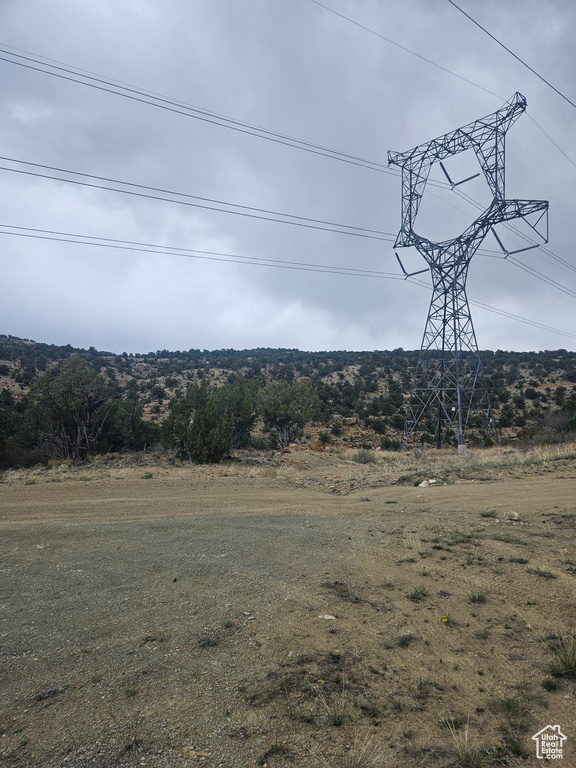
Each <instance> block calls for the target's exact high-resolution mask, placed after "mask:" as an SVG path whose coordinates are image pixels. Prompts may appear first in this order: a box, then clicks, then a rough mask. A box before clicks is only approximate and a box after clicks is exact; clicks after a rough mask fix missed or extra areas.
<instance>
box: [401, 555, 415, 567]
mask: <svg viewBox="0 0 576 768" xmlns="http://www.w3.org/2000/svg"><path fill="white" fill-rule="evenodd" d="M415 562H416V558H415V557H401V558H400V560H396V565H402V564H403V563H415Z"/></svg>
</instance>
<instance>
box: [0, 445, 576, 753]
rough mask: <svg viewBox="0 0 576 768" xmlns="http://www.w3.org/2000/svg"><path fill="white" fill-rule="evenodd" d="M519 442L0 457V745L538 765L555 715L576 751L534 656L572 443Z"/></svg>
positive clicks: (558, 576) (570, 501)
mask: <svg viewBox="0 0 576 768" xmlns="http://www.w3.org/2000/svg"><path fill="white" fill-rule="evenodd" d="M487 457H491V458H487ZM533 458H534V460H530V461H528V460H526V461H524V460H519V459H518V457H516V458H515V460H513V457H510V459H509V460H508V461H507V460H505V458H504V456H503V454H501V453H497V452H490V451H488V452H485V453H483V454H482V455H481V456H480V454H478V457H472V459H470V460H469V461H463V460H462V459H461V458H460V457H454V456H452V455H448V454H443V455H440V454H431V455H429V456H424V457H421V458H420V459H416V458H414V457H404V458H402V459H400V458H394V459H393V460H392V458H390V459H389V460H387V459H386V457H384V458H380V459H379V460H378V461H377V462H376V463H368V464H358V463H355V462H352V461H350V460H346V458H339V457H336V456H334V455H329V454H325V453H313V452H310V451H304V450H296V451H292V452H290V453H285V454H276V455H275V457H274V458H273V459H271V460H270V461H268V462H267V463H265V464H261V465H260V464H257V463H246V462H232V463H230V464H226V465H219V466H215V467H198V466H182V467H173V466H170V465H167V464H165V463H163V462H162V461H161V460H160V459H158V460H157V461H156V464H151V463H149V464H147V465H145V466H144V465H142V466H134V465H132V466H125V465H124V466H123V465H122V464H121V463H120V462H119V461H113V460H110V461H108V462H106V461H104V460H101V461H100V462H99V463H98V464H95V465H94V466H92V467H89V468H86V467H82V468H78V469H75V468H70V467H55V468H52V469H39V470H35V471H33V472H12V473H6V474H5V475H4V483H3V484H2V485H0V510H1V512H0V552H1V558H2V559H1V563H0V652H1V662H2V665H1V671H0V713H1V720H0V734H1V736H0V750H1V751H0V757H1V759H2V760H3V761H4V763H5V764H6V765H7V766H34V767H36V766H38V767H40V766H43V767H44V766H46V767H53V766H71V767H76V766H78V768H80V767H82V766H99V767H100V768H108V766H136V765H148V766H157V767H158V768H170V767H171V766H174V767H175V768H180V767H183V766H206V768H241V767H242V766H249V765H254V764H260V765H265V764H267V765H269V766H279V767H280V766H330V768H339V767H340V766H354V765H357V766H360V767H361V766H363V765H364V766H369V765H373V766H377V765H385V766H398V768H401V767H402V768H404V767H405V766H427V765H430V766H441V765H462V766H466V765H469V766H473V765H491V764H502V763H503V762H506V763H507V764H512V765H514V764H516V762H517V763H518V765H537V764H538V761H536V759H535V747H534V742H533V741H532V740H531V736H532V734H534V733H536V732H537V731H538V730H540V729H541V728H542V727H544V726H545V725H547V724H548V723H553V724H556V723H558V724H560V725H561V727H562V730H563V732H564V733H565V734H566V735H567V736H568V737H569V738H568V741H567V742H566V744H565V758H564V760H563V765H565V766H570V765H576V747H575V745H576V730H575V725H574V723H575V716H576V692H575V681H574V679H572V678H571V677H570V676H567V675H566V674H564V675H562V674H556V676H554V675H551V674H550V670H549V665H550V663H552V662H554V661H555V655H554V652H553V649H551V648H550V647H549V645H550V644H552V646H553V645H554V641H553V639H552V640H551V639H550V637H549V636H550V635H552V634H553V633H562V632H563V633H567V632H568V633H570V632H573V631H574V613H575V602H574V597H575V593H576V547H575V544H576V541H575V540H576V525H575V523H576V460H575V459H574V457H573V455H571V454H569V453H566V454H565V455H560V456H556V457H550V459H549V460H547V459H546V458H545V457H544V458H542V456H541V455H540V456H539V457H538V456H537V457H533ZM425 479H433V480H436V481H437V482H436V483H435V484H432V485H430V486H428V487H418V486H415V485H414V483H418V482H420V481H422V480H425ZM547 638H548V640H547ZM543 683H544V686H543ZM465 736H466V737H467V739H468V742H467V744H465V743H464V742H465ZM371 737H372V738H373V740H372V742H371V743H372V747H373V748H380V755H373V761H372V763H370V762H368V757H366V762H364V763H362V762H353V759H354V758H355V756H358V755H360V753H361V749H362V745H366V744H367V743H368V742H369V739H370V738H371ZM472 747H474V748H477V752H478V755H479V757H478V760H479V762H477V763H472V762H470V754H472V752H471V750H472ZM466 750H468V753H469V754H468V753H466ZM466 754H468V757H466ZM523 755H524V756H525V758H524V759H523V757H522V756H523ZM359 759H360V758H359ZM465 760H468V762H465Z"/></svg>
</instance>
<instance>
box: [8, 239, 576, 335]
mask: <svg viewBox="0 0 576 768" xmlns="http://www.w3.org/2000/svg"><path fill="white" fill-rule="evenodd" d="M0 235H12V236H16V237H25V238H31V239H35V240H51V241H55V242H66V243H71V244H77V245H87V246H93V247H100V248H112V249H115V250H120V251H131V252H134V253H147V254H151V255H160V256H162V255H166V256H181V257H185V258H191V259H200V260H203V261H219V262H224V263H229V264H247V265H250V266H258V267H270V268H274V269H291V270H297V271H300V272H319V273H321V274H334V275H343V276H344V277H368V278H376V279H381V280H404V279H405V278H404V275H400V274H395V273H392V272H378V271H372V270H364V269H350V268H347V267H338V266H335V265H323V264H311V263H309V262H294V261H285V260H279V259H271V258H261V257H256V256H238V255H236V254H231V253H220V252H217V251H204V250H199V249H193V248H177V247H174V246H166V245H155V244H152V243H139V242H135V241H132V240H117V239H114V238H106V237H95V236H92V235H81V234H77V233H72V232H60V231H55V230H47V229H37V228H32V227H17V226H13V225H9V224H0ZM408 281H409V282H411V283H414V284H415V285H418V286H420V287H423V288H426V289H428V290H429V288H430V286H429V285H428V284H427V283H425V282H424V281H422V280H417V279H414V278H409V279H408ZM470 303H471V304H473V305H475V306H478V307H481V308H482V309H484V310H486V311H487V312H493V313H495V314H497V315H502V316H504V317H508V318H510V319H512V320H516V321H517V322H520V323H525V324H527V325H531V326H533V327H535V328H540V329H542V330H545V331H550V332H552V333H557V334H560V335H562V336H567V337H570V338H576V335H575V334H571V333H568V332H567V331H561V330H559V329H557V328H552V327H550V326H547V325H544V324H542V323H538V322H537V321H535V320H529V319H527V318H523V317H520V316H519V315H514V314H513V313H511V312H507V311H506V310H502V309H498V308H497V307H491V306H490V305H488V304H483V303H481V302H478V301H470Z"/></svg>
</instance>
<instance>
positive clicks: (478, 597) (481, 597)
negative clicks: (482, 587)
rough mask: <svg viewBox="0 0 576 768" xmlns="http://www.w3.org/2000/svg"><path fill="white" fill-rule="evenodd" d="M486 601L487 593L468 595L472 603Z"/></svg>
mask: <svg viewBox="0 0 576 768" xmlns="http://www.w3.org/2000/svg"><path fill="white" fill-rule="evenodd" d="M486 599H487V598H486V592H471V593H470V594H469V595H468V600H469V601H470V602H471V603H485V602H486Z"/></svg>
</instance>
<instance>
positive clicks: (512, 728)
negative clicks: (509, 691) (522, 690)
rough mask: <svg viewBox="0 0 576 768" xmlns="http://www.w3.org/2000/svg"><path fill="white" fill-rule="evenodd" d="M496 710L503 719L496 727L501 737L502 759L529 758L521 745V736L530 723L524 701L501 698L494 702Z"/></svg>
mask: <svg viewBox="0 0 576 768" xmlns="http://www.w3.org/2000/svg"><path fill="white" fill-rule="evenodd" d="M496 710H497V711H499V712H501V713H502V715H504V717H505V721H504V722H503V723H500V724H499V726H498V729H499V731H500V733H501V735H502V745H501V751H502V752H503V757H510V756H512V757H520V758H522V759H525V758H527V757H529V755H528V753H527V752H526V750H525V749H524V747H523V745H522V735H523V734H524V733H525V732H526V730H527V729H528V726H529V722H530V713H529V711H528V708H527V706H526V704H525V703H524V701H521V700H520V699H516V698H513V697H507V698H503V699H500V700H498V701H497V702H496Z"/></svg>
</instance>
